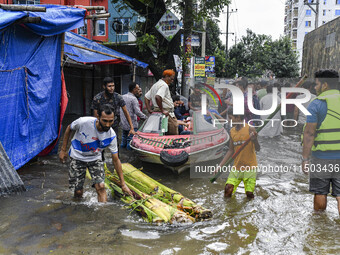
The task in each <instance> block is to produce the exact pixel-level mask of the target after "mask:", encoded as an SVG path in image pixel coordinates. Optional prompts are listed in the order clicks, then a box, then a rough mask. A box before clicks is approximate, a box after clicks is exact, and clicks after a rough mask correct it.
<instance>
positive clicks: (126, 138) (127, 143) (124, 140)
mask: <svg viewBox="0 0 340 255" xmlns="http://www.w3.org/2000/svg"><path fill="white" fill-rule="evenodd" d="M134 130H135V132H136V131H137V130H138V129H137V128H134ZM129 132H130V130H124V129H123V132H122V143H121V144H120V147H122V148H125V147H126V148H127V149H128V150H131V148H130V141H131V140H132V137H133V135H129Z"/></svg>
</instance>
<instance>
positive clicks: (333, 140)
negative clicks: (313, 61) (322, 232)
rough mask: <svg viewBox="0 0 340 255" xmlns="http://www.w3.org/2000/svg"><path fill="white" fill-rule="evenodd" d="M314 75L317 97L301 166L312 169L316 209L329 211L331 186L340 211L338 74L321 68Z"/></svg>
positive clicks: (311, 183) (307, 170) (312, 186)
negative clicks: (328, 202) (328, 195)
mask: <svg viewBox="0 0 340 255" xmlns="http://www.w3.org/2000/svg"><path fill="white" fill-rule="evenodd" d="M315 78H316V86H315V90H316V93H317V95H318V96H317V97H316V99H315V100H313V101H312V102H311V103H310V104H309V106H308V111H309V112H310V113H311V115H308V116H307V120H306V126H305V128H304V132H303V151H302V169H303V170H304V171H305V172H309V178H310V179H309V191H310V192H312V193H314V210H315V211H324V210H326V207H327V194H328V193H329V192H330V186H332V196H334V197H336V200H337V202H338V211H339V214H340V110H339V109H340V91H339V74H338V72H337V71H335V70H319V71H317V72H316V73H315ZM310 154H312V157H311V158H310Z"/></svg>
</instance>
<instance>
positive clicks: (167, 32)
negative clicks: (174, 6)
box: [156, 11, 181, 41]
mask: <svg viewBox="0 0 340 255" xmlns="http://www.w3.org/2000/svg"><path fill="white" fill-rule="evenodd" d="M180 28H181V25H180V21H179V19H178V18H177V17H176V16H175V15H174V14H173V13H172V12H171V11H166V12H165V13H164V15H163V16H162V18H161V19H160V20H159V21H158V23H157V24H156V29H157V30H158V32H160V33H161V34H162V35H163V36H164V38H165V39H167V40H168V41H171V40H172V38H174V36H175V35H176V34H177V32H178V31H179V30H180Z"/></svg>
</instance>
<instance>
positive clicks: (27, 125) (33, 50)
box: [0, 6, 85, 169]
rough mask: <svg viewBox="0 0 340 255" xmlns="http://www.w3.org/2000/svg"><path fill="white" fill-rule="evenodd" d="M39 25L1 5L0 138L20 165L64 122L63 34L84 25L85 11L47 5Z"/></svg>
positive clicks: (53, 137) (55, 136)
mask: <svg viewBox="0 0 340 255" xmlns="http://www.w3.org/2000/svg"><path fill="white" fill-rule="evenodd" d="M46 7H47V11H46V13H40V12H39V13H38V12H37V13H33V12H30V14H29V15H30V16H34V15H37V16H40V17H42V22H41V23H40V24H20V25H18V24H16V25H12V26H10V24H13V22H15V21H16V20H17V19H20V18H21V17H23V16H22V13H24V14H25V15H26V13H25V12H16V11H4V10H2V9H0V29H1V30H0V109H1V111H0V141H1V143H2V145H3V147H4V149H5V151H6V153H7V155H8V157H9V159H10V160H11V162H12V164H13V166H14V168H15V169H18V168H20V167H21V166H23V165H24V164H25V163H27V162H28V161H29V160H31V159H32V158H33V157H34V156H36V155H37V154H39V153H40V152H41V151H42V150H44V149H45V148H46V147H47V146H48V145H50V144H51V143H52V142H53V141H54V140H55V139H56V138H57V137H58V132H59V127H60V111H61V110H60V102H61V93H62V79H61V67H60V61H61V35H60V33H63V32H65V31H68V30H70V29H74V28H76V27H80V26H83V19H84V15H85V10H82V9H76V8H68V7H65V6H46Z"/></svg>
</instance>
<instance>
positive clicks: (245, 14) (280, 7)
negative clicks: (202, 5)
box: [219, 0, 285, 47]
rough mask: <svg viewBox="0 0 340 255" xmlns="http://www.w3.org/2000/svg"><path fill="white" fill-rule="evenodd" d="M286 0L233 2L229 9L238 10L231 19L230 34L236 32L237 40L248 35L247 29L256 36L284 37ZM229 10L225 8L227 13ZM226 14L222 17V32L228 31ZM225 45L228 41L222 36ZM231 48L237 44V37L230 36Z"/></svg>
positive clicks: (240, 0) (233, 0)
mask: <svg viewBox="0 0 340 255" xmlns="http://www.w3.org/2000/svg"><path fill="white" fill-rule="evenodd" d="M284 2H285V0H232V3H231V5H230V7H229V9H230V11H231V10H232V9H234V10H235V9H237V12H236V13H232V14H231V15H230V18H229V33H234V32H236V36H237V40H238V39H239V38H240V37H241V36H243V35H246V30H247V28H249V29H251V30H252V31H253V32H255V33H256V34H265V35H271V36H272V38H273V39H274V40H275V39H278V38H279V37H280V36H281V35H283V29H284V8H285V5H284ZM226 10H227V8H224V10H223V11H224V12H226ZM226 16H227V14H226V13H221V15H220V18H219V20H220V23H219V26H220V30H221V32H223V33H225V31H226ZM220 38H221V40H222V42H223V44H225V41H226V35H225V34H222V35H221V36H220ZM228 41H229V43H228V44H229V47H230V46H231V45H234V43H235V35H229V40H228Z"/></svg>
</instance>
